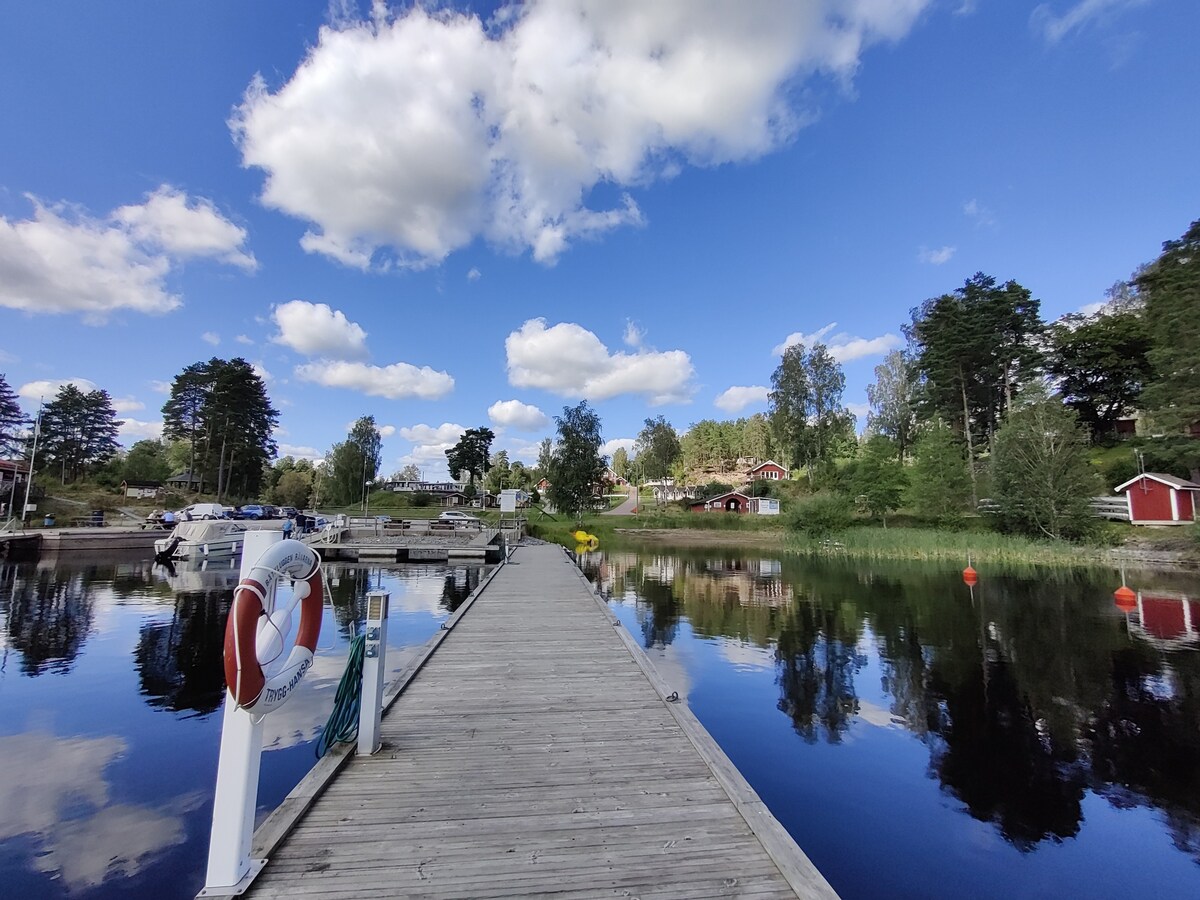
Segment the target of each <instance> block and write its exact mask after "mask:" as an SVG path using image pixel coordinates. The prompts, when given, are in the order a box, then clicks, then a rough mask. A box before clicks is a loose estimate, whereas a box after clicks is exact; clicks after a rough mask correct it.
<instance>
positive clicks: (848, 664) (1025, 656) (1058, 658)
mask: <svg viewBox="0 0 1200 900" xmlns="http://www.w3.org/2000/svg"><path fill="white" fill-rule="evenodd" d="M592 556H593V557H594V558H590V559H587V560H585V572H586V573H587V574H588V575H589V577H591V578H592V579H593V580H596V579H607V580H606V581H605V583H603V584H602V585H601V586H602V588H603V589H604V590H605V591H606V592H607V593H608V594H609V595H610V596H614V597H626V596H629V595H630V594H633V595H636V597H637V613H636V614H637V617H638V621H639V623H640V625H641V629H642V634H643V638H644V641H643V643H644V645H645V646H646V647H651V646H655V645H657V646H666V645H668V644H670V643H671V642H672V641H673V640H675V639H676V637H677V635H678V633H679V628H680V623H681V622H687V623H688V624H690V626H691V629H692V631H693V633H694V634H695V635H696V636H697V637H698V638H700V639H704V638H721V639H735V640H739V641H748V642H751V643H753V644H755V645H756V646H760V647H763V648H767V649H773V650H774V653H775V659H776V667H777V668H776V674H777V684H778V686H779V695H778V700H777V708H778V709H779V710H780V711H781V712H783V713H784V714H786V715H787V716H788V718H789V720H790V721H791V724H792V726H793V728H794V729H795V731H796V732H797V734H799V735H800V736H801V737H802V738H803V739H804V740H805V741H807V742H817V741H820V740H824V741H826V742H829V743H835V744H836V743H838V742H840V741H841V740H843V738H844V737H845V736H846V734H847V733H848V732H849V730H850V729H851V728H853V727H854V726H855V723H856V722H858V721H860V705H861V704H860V700H859V689H858V687H857V686H856V684H855V681H856V677H858V676H859V675H860V674H861V673H862V671H863V669H864V668H865V667H866V666H867V665H868V663H869V662H870V655H869V654H868V653H867V652H864V651H865V650H869V651H871V652H873V653H877V654H878V664H879V666H880V667H881V669H882V671H883V678H882V687H883V690H884V691H885V692H886V694H887V696H888V698H889V704H890V710H889V712H890V715H891V717H892V719H891V722H892V724H895V725H900V726H903V727H904V728H906V729H908V730H909V731H910V732H911V733H913V734H914V735H915V736H917V737H918V738H919V739H920V740H922V741H923V742H924V743H925V745H926V746H927V747H928V748H929V754H930V766H929V773H930V775H931V776H932V777H934V778H936V779H937V780H938V782H939V783H940V784H941V786H942V787H943V789H945V790H946V791H947V792H949V793H950V794H951V795H953V796H954V797H956V798H957V799H958V800H959V801H961V802H962V803H963V804H964V806H965V808H966V811H967V812H968V814H969V815H971V816H972V817H974V818H976V819H979V820H980V821H985V822H991V823H994V825H995V827H996V828H997V830H998V832H999V833H1000V834H1001V835H1002V836H1003V838H1004V839H1005V840H1006V841H1008V842H1009V843H1010V844H1012V845H1013V846H1014V847H1016V848H1018V849H1020V850H1022V851H1026V852H1027V851H1030V850H1032V849H1034V848H1036V847H1037V846H1038V845H1039V844H1040V843H1042V842H1044V841H1047V840H1049V841H1062V840H1065V839H1069V838H1071V837H1073V836H1075V835H1077V834H1078V833H1079V830H1080V827H1081V823H1082V821H1083V801H1084V797H1085V794H1086V792H1087V791H1088V790H1092V791H1094V792H1095V793H1097V794H1099V795H1101V796H1103V797H1105V798H1107V799H1108V801H1109V802H1110V803H1112V804H1113V805H1114V806H1117V807H1126V806H1138V805H1144V806H1150V807H1154V808H1158V809H1160V810H1162V811H1163V813H1164V814H1165V816H1166V818H1167V820H1168V823H1169V827H1170V830H1171V834H1172V836H1173V839H1174V840H1175V843H1176V845H1177V846H1178V847H1180V849H1182V850H1185V851H1186V852H1188V853H1189V854H1192V855H1193V856H1194V857H1196V859H1197V860H1198V861H1200V652H1198V651H1200V648H1198V647H1196V646H1195V645H1194V644H1189V643H1187V642H1186V641H1182V642H1177V644H1170V643H1169V642H1166V643H1164V642H1162V641H1160V642H1159V645H1158V646H1156V645H1155V644H1153V643H1151V642H1148V641H1146V640H1143V639H1141V638H1140V637H1139V636H1137V635H1133V634H1130V633H1129V631H1127V628H1126V621H1125V619H1124V617H1123V616H1121V615H1120V614H1119V613H1117V611H1116V610H1115V609H1113V607H1112V605H1111V599H1110V592H1111V590H1112V587H1111V585H1110V584H1109V583H1108V581H1110V580H1111V578H1112V576H1109V575H1107V574H1106V573H1095V572H1094V573H1089V572H1081V571H1066V570H1064V571H1044V570H1039V571H1032V570H1031V571H1028V572H1022V573H1014V574H1003V573H991V574H989V575H988V576H987V577H986V578H985V579H984V580H983V581H982V582H981V583H980V584H979V585H978V586H977V587H975V588H974V589H973V590H969V589H968V588H967V587H966V586H964V585H963V584H962V582H961V580H960V577H959V575H958V572H957V571H951V572H947V571H945V570H941V571H938V570H936V569H933V568H931V567H928V566H919V565H910V564H890V565H889V564H874V563H859V564H856V563H852V562H847V561H844V560H808V559H801V558H795V557H793V558H787V559H784V560H781V561H779V562H778V563H776V564H775V566H774V568H773V569H772V568H771V567H769V566H767V565H766V564H765V563H766V562H767V561H763V560H754V559H753V558H751V557H749V556H748V555H747V556H743V557H738V556H736V555H731V554H728V553H726V554H713V553H711V552H706V551H694V552H689V551H682V552H676V553H674V554H673V555H672V554H669V553H664V552H663V551H654V552H645V553H636V552H628V553H622V552H619V551H618V552H610V553H609V554H608V555H607V558H606V559H605V560H604V564H603V565H602V564H601V562H600V561H599V559H598V558H595V557H598V555H592ZM1171 579H1172V576H1168V575H1154V576H1150V575H1147V576H1143V577H1142V580H1141V582H1139V583H1142V584H1145V585H1146V586H1147V587H1150V586H1152V585H1154V584H1159V586H1161V584H1166V585H1167V587H1168V588H1169V587H1172V583H1171ZM1177 581H1178V584H1176V585H1174V586H1177V587H1181V588H1184V589H1186V588H1187V587H1189V586H1191V587H1192V588H1193V589H1194V579H1193V580H1191V581H1188V580H1187V579H1186V577H1184V576H1179V577H1178V578H1177Z"/></svg>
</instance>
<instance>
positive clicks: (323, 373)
mask: <svg viewBox="0 0 1200 900" xmlns="http://www.w3.org/2000/svg"><path fill="white" fill-rule="evenodd" d="M295 371H296V377H297V378H299V379H300V380H301V381H311V382H314V383H316V384H320V385H323V386H325V387H337V388H346V389H348V390H352V391H359V392H361V393H363V394H366V395H367V396H369V397H386V398H388V399H389V400H400V399H403V398H405V397H419V398H421V399H422V400H437V399H438V398H439V397H444V396H446V395H447V394H448V393H450V392H451V391H452V390H454V379H453V378H452V377H451V376H450V375H449V374H448V373H446V372H438V371H435V370H434V369H431V368H430V367H429V366H420V367H418V366H414V365H411V364H409V363H405V362H398V363H392V364H391V365H390V366H370V365H367V364H366V363H359V362H346V361H338V360H327V359H322V360H318V361H316V362H311V363H305V364H304V365H302V366H296V369H295Z"/></svg>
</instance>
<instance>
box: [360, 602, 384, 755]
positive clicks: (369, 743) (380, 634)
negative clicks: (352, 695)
mask: <svg viewBox="0 0 1200 900" xmlns="http://www.w3.org/2000/svg"><path fill="white" fill-rule="evenodd" d="M390 599H391V594H389V593H388V592H387V591H369V592H368V593H367V630H366V643H365V645H364V646H363V670H362V694H361V699H360V700H359V705H358V755H359V756H370V755H371V754H372V753H375V752H376V751H377V750H379V748H380V746H381V743H382V742H381V741H380V738H379V721H380V719H381V718H382V716H383V675H384V672H385V671H386V668H387V666H386V661H387V623H388V601H389V600H390Z"/></svg>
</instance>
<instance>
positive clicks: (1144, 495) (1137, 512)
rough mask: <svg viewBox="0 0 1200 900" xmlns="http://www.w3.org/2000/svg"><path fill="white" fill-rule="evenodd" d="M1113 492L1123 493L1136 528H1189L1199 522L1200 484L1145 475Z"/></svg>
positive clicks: (1169, 476)
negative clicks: (1143, 526) (1161, 526)
mask: <svg viewBox="0 0 1200 900" xmlns="http://www.w3.org/2000/svg"><path fill="white" fill-rule="evenodd" d="M1113 490H1114V491H1115V492H1116V493H1118V494H1120V493H1122V492H1124V494H1125V500H1126V502H1128V504H1129V521H1130V522H1131V523H1132V524H1134V525H1186V524H1188V523H1189V522H1194V521H1195V520H1196V509H1197V504H1196V492H1197V491H1200V484H1196V483H1195V482H1194V481H1188V480H1187V479H1185V478H1176V477H1175V476H1174V475H1163V474H1161V473H1159V472H1145V473H1144V474H1142V475H1138V476H1137V477H1136V478H1130V479H1129V480H1128V481H1126V482H1125V483H1124V484H1119V485H1117V486H1116V487H1115V488H1113Z"/></svg>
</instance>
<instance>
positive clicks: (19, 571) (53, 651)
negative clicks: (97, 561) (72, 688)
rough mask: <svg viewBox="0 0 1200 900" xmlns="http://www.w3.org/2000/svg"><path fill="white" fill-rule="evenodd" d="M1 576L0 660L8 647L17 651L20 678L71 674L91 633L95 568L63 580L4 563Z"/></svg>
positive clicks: (27, 566)
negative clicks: (1, 627)
mask: <svg viewBox="0 0 1200 900" xmlns="http://www.w3.org/2000/svg"><path fill="white" fill-rule="evenodd" d="M18 575H20V576H21V577H18ZM4 577H5V580H6V581H7V582H8V584H7V585H5V586H4V587H5V589H4V590H0V613H3V615H4V620H5V630H6V631H7V634H8V640H7V641H6V642H5V647H6V649H5V656H7V647H8V646H9V645H11V646H12V648H13V649H15V650H17V651H19V653H20V657H19V659H20V667H21V673H22V674H24V675H29V676H37V675H42V674H44V673H46V672H53V673H58V674H63V673H66V672H69V671H71V667H72V665H73V664H74V662H75V659H76V657H78V656H79V653H80V651H81V650H82V649H83V645H84V642H85V641H86V639H87V637H88V634H89V633H90V632H91V630H92V620H93V616H94V611H93V606H94V597H93V587H92V585H93V582H94V581H95V580H96V577H97V570H96V568H95V567H88V568H85V569H78V570H75V571H73V572H72V573H71V575H70V577H67V578H62V577H59V576H56V575H55V573H54V572H53V571H52V570H49V569H37V568H35V567H34V565H33V564H32V563H27V564H8V565H6V566H5V572H4ZM5 662H7V660H6V661H5Z"/></svg>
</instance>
